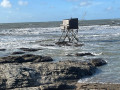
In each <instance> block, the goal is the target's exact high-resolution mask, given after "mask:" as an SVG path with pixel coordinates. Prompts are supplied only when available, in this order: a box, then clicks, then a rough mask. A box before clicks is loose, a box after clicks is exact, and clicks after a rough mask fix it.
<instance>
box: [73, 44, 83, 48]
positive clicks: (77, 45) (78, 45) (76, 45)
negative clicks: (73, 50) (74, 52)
mask: <svg viewBox="0 0 120 90" xmlns="http://www.w3.org/2000/svg"><path fill="white" fill-rule="evenodd" d="M83 45H84V44H78V43H76V44H74V46H75V47H81V46H83Z"/></svg>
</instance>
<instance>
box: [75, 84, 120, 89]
mask: <svg viewBox="0 0 120 90" xmlns="http://www.w3.org/2000/svg"><path fill="white" fill-rule="evenodd" d="M76 87H77V90H88V89H95V90H119V89H120V84H111V83H104V84H102V83H77V84H76Z"/></svg>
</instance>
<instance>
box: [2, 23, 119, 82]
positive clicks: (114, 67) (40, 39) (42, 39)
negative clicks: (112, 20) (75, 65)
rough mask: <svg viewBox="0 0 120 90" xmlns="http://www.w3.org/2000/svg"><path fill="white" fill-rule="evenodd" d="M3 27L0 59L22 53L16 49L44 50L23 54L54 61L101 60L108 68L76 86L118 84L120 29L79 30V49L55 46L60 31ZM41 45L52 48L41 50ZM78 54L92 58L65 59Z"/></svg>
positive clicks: (91, 27)
mask: <svg viewBox="0 0 120 90" xmlns="http://www.w3.org/2000/svg"><path fill="white" fill-rule="evenodd" d="M2 25H4V24H0V27H2ZM15 25H17V24H15ZM13 26H14V24H13ZM6 27H7V28H5V27H2V28H0V49H6V51H0V57H5V56H10V55H11V54H12V53H13V52H15V51H21V50H20V49H19V48H41V49H43V50H39V51H37V52H26V54H27V53H28V54H36V55H47V56H51V57H52V58H53V59H54V60H55V61H59V60H62V61H64V60H80V61H84V60H86V59H90V58H103V59H104V60H106V61H107V63H108V64H107V65H104V66H102V67H98V70H97V72H96V74H94V75H93V76H91V77H86V78H83V79H81V80H79V82H89V83H93V82H101V83H120V77H119V76H120V72H119V70H120V26H109V25H93V26H79V33H78V37H79V40H80V42H79V43H82V44H84V45H83V46H82V47H74V46H62V47H59V46H56V45H55V43H56V42H57V41H58V39H59V37H60V35H61V30H60V27H54V26H52V27H47V26H46V27H39V25H38V26H37V27H34V25H32V24H30V27H29V26H26V27H25V25H24V27H21V26H19V25H17V26H16V27H14V28H12V26H10V25H9V24H7V25H6ZM42 44H52V45H55V46H43V45H42ZM77 52H81V53H84V52H89V53H92V54H94V55H95V56H84V57H75V56H73V57H69V56H66V55H67V54H69V53H72V54H75V53H77Z"/></svg>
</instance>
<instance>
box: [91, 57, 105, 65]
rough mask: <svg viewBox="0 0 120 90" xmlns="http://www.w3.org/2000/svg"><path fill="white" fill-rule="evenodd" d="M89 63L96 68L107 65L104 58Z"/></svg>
mask: <svg viewBox="0 0 120 90" xmlns="http://www.w3.org/2000/svg"><path fill="white" fill-rule="evenodd" d="M89 62H90V63H91V64H92V65H94V66H102V65H105V64H107V62H106V61H105V60H103V59H102V58H93V59H90V60H89Z"/></svg>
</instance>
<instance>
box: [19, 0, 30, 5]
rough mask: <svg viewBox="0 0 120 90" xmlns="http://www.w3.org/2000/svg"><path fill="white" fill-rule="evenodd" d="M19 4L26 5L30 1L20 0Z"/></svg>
mask: <svg viewBox="0 0 120 90" xmlns="http://www.w3.org/2000/svg"><path fill="white" fill-rule="evenodd" d="M18 4H19V5H21V6H25V5H28V1H19V2H18Z"/></svg>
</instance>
